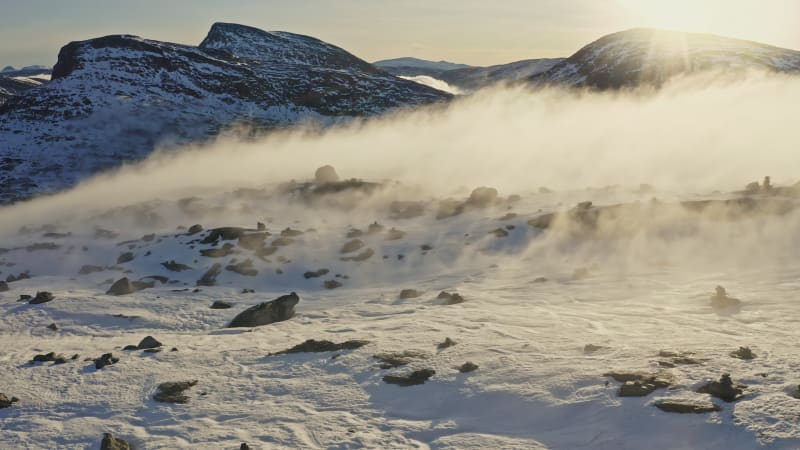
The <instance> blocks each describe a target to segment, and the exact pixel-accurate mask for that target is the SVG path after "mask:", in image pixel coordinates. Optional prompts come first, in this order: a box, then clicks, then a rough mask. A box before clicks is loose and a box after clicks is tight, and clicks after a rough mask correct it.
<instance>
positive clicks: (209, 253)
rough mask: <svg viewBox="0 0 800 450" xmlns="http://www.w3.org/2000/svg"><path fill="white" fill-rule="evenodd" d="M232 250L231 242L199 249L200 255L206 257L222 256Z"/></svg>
mask: <svg viewBox="0 0 800 450" xmlns="http://www.w3.org/2000/svg"><path fill="white" fill-rule="evenodd" d="M233 252H234V245H233V244H228V243H226V244H223V245H222V247H220V248H207V249H204V250H200V255H202V256H205V257H207V258H224V257H226V256H228V255H230V254H232V253H233Z"/></svg>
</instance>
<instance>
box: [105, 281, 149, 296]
mask: <svg viewBox="0 0 800 450" xmlns="http://www.w3.org/2000/svg"><path fill="white" fill-rule="evenodd" d="M153 286H155V284H154V283H152V282H151V283H147V282H144V281H131V280H129V279H128V278H127V277H125V278H120V279H119V280H117V281H115V282H114V284H112V285H111V287H110V288H108V291H106V294H108V295H127V294H132V293H134V292H138V291H141V290H144V289H149V288H151V287H153Z"/></svg>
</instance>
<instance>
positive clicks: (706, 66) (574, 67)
mask: <svg viewBox="0 0 800 450" xmlns="http://www.w3.org/2000/svg"><path fill="white" fill-rule="evenodd" d="M748 69H754V70H766V71H775V72H800V52H798V51H794V50H788V49H783V48H778V47H773V46H770V45H766V44H761V43H757V42H751V41H744V40H740V39H732V38H726V37H720V36H714V35H708V34H696V33H680V32H672V31H664V30H655V29H644V28H637V29H632V30H628V31H623V32H620V33H615V34H611V35H608V36H605V37H603V38H601V39H598V40H597V41H595V42H593V43H591V44H589V45H587V46H585V47H583V48H582V49H581V50H579V51H578V52H577V53H575V54H574V55H572V56H571V57H569V58H568V59H566V60H565V61H563V62H561V63H560V64H557V65H556V66H554V67H553V68H552V69H550V70H548V71H546V72H544V73H541V74H538V75H534V76H533V77H531V80H532V81H534V82H536V83H547V84H561V85H567V86H588V87H593V88H599V89H608V88H611V89H614V88H620V87H626V86H636V85H640V84H654V85H659V84H661V83H663V82H664V81H666V80H667V79H669V78H670V77H672V76H674V75H678V74H685V73H696V72H701V71H705V70H748Z"/></svg>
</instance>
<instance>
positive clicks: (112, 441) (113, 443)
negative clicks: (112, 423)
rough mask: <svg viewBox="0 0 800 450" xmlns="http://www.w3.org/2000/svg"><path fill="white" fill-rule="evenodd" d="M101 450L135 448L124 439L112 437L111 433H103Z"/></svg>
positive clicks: (128, 449)
mask: <svg viewBox="0 0 800 450" xmlns="http://www.w3.org/2000/svg"><path fill="white" fill-rule="evenodd" d="M100 450H133V446H131V444H129V443H128V442H127V441H125V440H124V439H120V438H117V437H114V436H112V435H111V433H103V440H102V441H101V442H100Z"/></svg>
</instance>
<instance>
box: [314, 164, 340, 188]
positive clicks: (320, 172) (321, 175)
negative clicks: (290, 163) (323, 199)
mask: <svg viewBox="0 0 800 450" xmlns="http://www.w3.org/2000/svg"><path fill="white" fill-rule="evenodd" d="M338 181H339V174H338V173H336V169H334V168H333V166H322V167H320V168H318V169H317V170H316V171H315V172H314V183H316V184H327V183H336V182H338Z"/></svg>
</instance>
